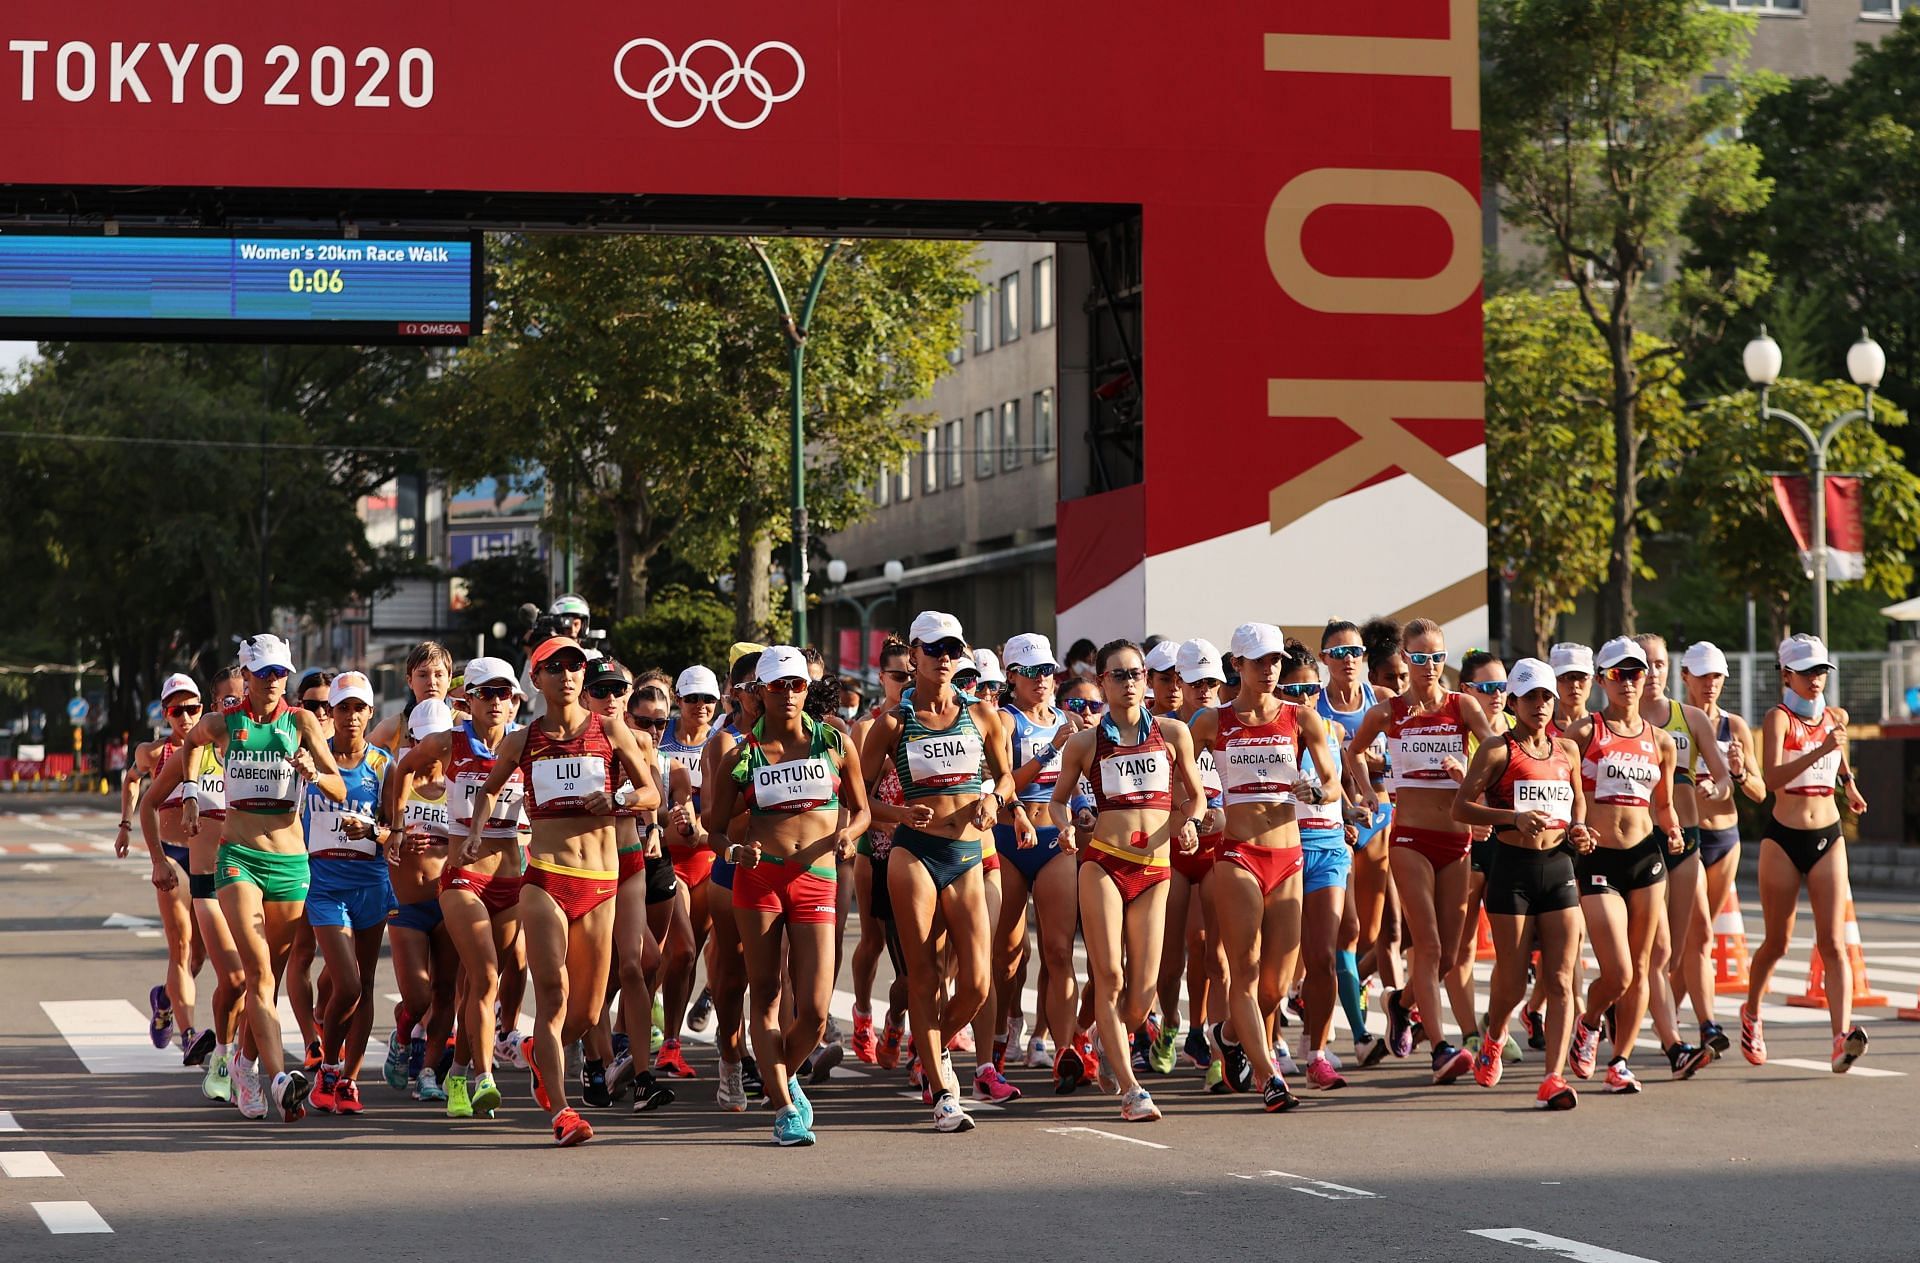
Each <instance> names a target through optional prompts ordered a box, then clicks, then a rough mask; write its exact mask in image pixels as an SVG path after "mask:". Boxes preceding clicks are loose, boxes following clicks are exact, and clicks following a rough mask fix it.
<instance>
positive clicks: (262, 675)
mask: <svg viewBox="0 0 1920 1263" xmlns="http://www.w3.org/2000/svg"><path fill="white" fill-rule="evenodd" d="M292 674H293V672H291V671H289V670H287V669H286V668H285V667H261V668H260V669H259V670H257V671H255V672H254V673H253V678H254V679H256V680H284V679H286V678H287V677H288V676H290V675H292Z"/></svg>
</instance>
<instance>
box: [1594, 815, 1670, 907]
mask: <svg viewBox="0 0 1920 1263" xmlns="http://www.w3.org/2000/svg"><path fill="white" fill-rule="evenodd" d="M1573 871H1574V874H1575V876H1577V877H1579V879H1580V894H1581V895H1582V897H1584V896H1587V895H1606V894H1614V895H1619V896H1620V897H1621V898H1622V899H1625V898H1626V897H1627V892H1628V891H1630V890H1645V889H1646V888H1647V887H1648V886H1657V885H1659V884H1660V883H1661V882H1663V881H1665V880H1666V879H1667V835H1666V833H1665V832H1664V831H1663V830H1660V829H1655V830H1654V831H1653V832H1652V833H1651V834H1649V835H1648V836H1646V837H1645V838H1642V839H1641V840H1640V842H1639V844H1638V845H1635V846H1630V847H1627V848H1626V849H1625V850H1620V849H1617V848H1614V847H1606V846H1603V847H1597V848H1595V850H1594V851H1593V852H1592V853H1591V854H1589V855H1582V856H1580V857H1579V858H1578V859H1576V860H1575V861H1574V864H1573Z"/></svg>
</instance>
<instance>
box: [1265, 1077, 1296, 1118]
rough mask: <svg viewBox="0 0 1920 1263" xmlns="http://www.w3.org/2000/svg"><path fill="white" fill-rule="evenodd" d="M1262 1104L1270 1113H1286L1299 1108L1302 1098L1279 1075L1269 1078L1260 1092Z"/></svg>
mask: <svg viewBox="0 0 1920 1263" xmlns="http://www.w3.org/2000/svg"><path fill="white" fill-rule="evenodd" d="M1260 1106H1261V1108H1262V1109H1264V1110H1266V1111H1267V1113H1269V1114H1284V1113H1286V1112H1287V1111H1288V1110H1291V1109H1298V1108H1299V1106H1300V1098H1299V1097H1297V1096H1295V1095H1294V1094H1293V1090H1292V1089H1291V1088H1289V1087H1287V1081H1286V1080H1285V1079H1283V1078H1281V1077H1280V1076H1279V1075H1277V1074H1276V1075H1274V1076H1273V1077H1272V1078H1271V1079H1268V1080H1267V1086H1266V1088H1265V1089H1263V1090H1262V1091H1261V1093H1260Z"/></svg>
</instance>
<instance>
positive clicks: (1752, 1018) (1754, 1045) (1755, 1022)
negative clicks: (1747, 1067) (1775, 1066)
mask: <svg viewBox="0 0 1920 1263" xmlns="http://www.w3.org/2000/svg"><path fill="white" fill-rule="evenodd" d="M1740 1055H1741V1056H1742V1057H1745V1058H1746V1059H1747V1061H1748V1062H1749V1063H1750V1064H1752V1065H1756V1066H1764V1065H1766V1064H1767V1037H1766V1036H1765V1035H1763V1034H1761V1033H1760V1019H1759V1017H1758V1016H1756V1015H1753V1014H1749V1013H1748V1012H1747V1006H1746V1005H1744V1004H1743V1005H1741V1006H1740Z"/></svg>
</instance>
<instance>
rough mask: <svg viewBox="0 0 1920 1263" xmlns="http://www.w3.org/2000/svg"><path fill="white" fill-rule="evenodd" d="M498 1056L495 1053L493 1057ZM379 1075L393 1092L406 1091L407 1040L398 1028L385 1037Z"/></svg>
mask: <svg viewBox="0 0 1920 1263" xmlns="http://www.w3.org/2000/svg"><path fill="white" fill-rule="evenodd" d="M498 1055H499V1054H498V1053H497V1052H496V1053H495V1056H498ZM380 1073H381V1074H382V1075H383V1076H385V1078H386V1080H387V1086H388V1087H390V1088H392V1089H393V1090H394V1091H395V1092H404V1091H406V1090H407V1040H406V1037H405V1036H404V1035H402V1034H401V1033H400V1031H399V1028H398V1027H396V1028H395V1029H394V1032H393V1034H391V1035H389V1036H387V1061H386V1064H385V1065H383V1066H381V1067H380Z"/></svg>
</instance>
